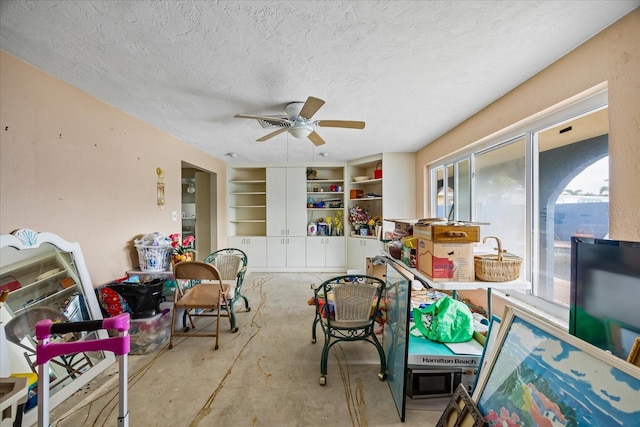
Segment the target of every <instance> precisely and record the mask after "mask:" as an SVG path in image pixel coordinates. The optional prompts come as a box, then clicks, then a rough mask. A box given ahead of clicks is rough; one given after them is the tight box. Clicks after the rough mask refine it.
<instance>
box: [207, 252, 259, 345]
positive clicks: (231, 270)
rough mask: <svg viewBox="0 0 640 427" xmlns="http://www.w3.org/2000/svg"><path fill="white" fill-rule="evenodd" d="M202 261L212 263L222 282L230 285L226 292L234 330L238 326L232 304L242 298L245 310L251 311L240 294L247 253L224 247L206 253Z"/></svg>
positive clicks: (246, 300) (245, 269)
mask: <svg viewBox="0 0 640 427" xmlns="http://www.w3.org/2000/svg"><path fill="white" fill-rule="evenodd" d="M203 262H206V263H208V264H212V265H214V266H215V267H216V268H217V269H218V271H219V272H220V278H221V279H222V282H223V283H225V284H228V285H230V286H231V289H230V291H229V292H228V293H227V301H228V304H229V310H230V312H231V330H232V331H233V332H236V331H237V330H238V327H237V326H236V313H235V310H234V308H233V306H234V304H235V303H236V302H237V301H238V300H239V299H241V298H242V299H243V300H244V307H245V310H246V311H251V307H249V300H248V299H247V297H246V296H244V295H243V294H242V282H243V281H244V275H245V273H246V272H247V262H248V259H247V254H246V253H245V252H244V251H242V250H240V249H236V248H224V249H220V250H218V251H215V252H213V253H211V254H209V255H207V257H206V258H205V259H204V260H203Z"/></svg>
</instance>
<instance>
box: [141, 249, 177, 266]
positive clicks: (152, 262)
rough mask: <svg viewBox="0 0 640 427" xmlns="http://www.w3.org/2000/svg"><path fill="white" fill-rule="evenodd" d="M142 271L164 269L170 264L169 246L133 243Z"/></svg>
mask: <svg viewBox="0 0 640 427" xmlns="http://www.w3.org/2000/svg"><path fill="white" fill-rule="evenodd" d="M135 246H136V249H137V250H138V261H139V263H140V270H142V271H166V270H169V266H170V265H171V253H172V252H173V248H172V247H171V246H144V245H135Z"/></svg>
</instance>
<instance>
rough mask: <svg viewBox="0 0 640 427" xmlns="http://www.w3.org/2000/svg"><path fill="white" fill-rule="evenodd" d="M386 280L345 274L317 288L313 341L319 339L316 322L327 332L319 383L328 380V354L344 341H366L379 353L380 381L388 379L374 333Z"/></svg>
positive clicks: (315, 291)
mask: <svg viewBox="0 0 640 427" xmlns="http://www.w3.org/2000/svg"><path fill="white" fill-rule="evenodd" d="M384 288H385V282H384V281H382V280H381V279H379V278H377V277H373V276H365V275H346V276H338V277H334V278H332V279H329V280H327V281H325V282H324V283H322V284H321V285H320V286H318V287H317V288H315V290H314V300H315V305H316V318H315V320H314V321H313V326H312V337H311V338H312V339H311V342H313V343H315V342H316V326H317V325H318V324H320V325H321V326H322V331H323V332H324V346H323V347H322V356H321V358H320V385H326V383H327V358H328V357H329V349H331V347H333V345H334V344H337V343H339V342H344V341H367V342H369V343H371V344H373V345H374V346H375V347H376V349H377V350H378V355H379V356H380V372H379V373H378V378H379V379H380V381H384V380H386V379H387V371H386V368H387V363H386V357H385V354H384V350H383V349H382V345H381V344H380V341H378V338H377V337H376V334H375V328H374V327H375V324H376V321H375V319H376V316H377V312H378V307H379V304H380V299H381V298H382V292H383V290H384Z"/></svg>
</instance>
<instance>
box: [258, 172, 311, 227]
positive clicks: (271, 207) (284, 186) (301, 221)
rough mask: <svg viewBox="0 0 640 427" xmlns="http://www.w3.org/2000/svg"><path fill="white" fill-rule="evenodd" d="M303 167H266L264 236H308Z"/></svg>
mask: <svg viewBox="0 0 640 427" xmlns="http://www.w3.org/2000/svg"><path fill="white" fill-rule="evenodd" d="M305 170H306V169H305V168H302V167H291V168H285V167H282V168H280V167H270V168H267V236H281V237H282V236H306V235H307V216H306V175H305V173H306V172H305Z"/></svg>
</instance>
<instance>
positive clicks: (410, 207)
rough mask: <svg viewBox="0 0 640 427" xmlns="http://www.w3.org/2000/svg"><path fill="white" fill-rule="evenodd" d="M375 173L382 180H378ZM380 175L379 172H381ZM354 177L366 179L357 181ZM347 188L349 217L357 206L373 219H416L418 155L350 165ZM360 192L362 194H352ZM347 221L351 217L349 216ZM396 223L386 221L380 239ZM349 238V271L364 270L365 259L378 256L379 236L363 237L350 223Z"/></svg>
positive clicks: (370, 159)
mask: <svg viewBox="0 0 640 427" xmlns="http://www.w3.org/2000/svg"><path fill="white" fill-rule="evenodd" d="M376 171H381V173H382V177H379V178H376ZM379 173H380V172H379ZM355 177H367V179H364V180H361V181H357V182H356V181H355V180H354V178H355ZM345 180H346V181H345V182H346V189H347V193H346V194H348V195H349V198H348V202H347V208H346V214H347V215H348V213H349V212H348V210H349V209H351V208H352V207H354V206H356V205H358V206H360V207H362V208H363V209H364V210H366V211H367V213H368V214H369V216H370V217H373V216H380V217H381V218H413V217H415V216H416V206H415V155H414V154H413V153H382V154H378V155H375V156H370V157H366V158H362V159H358V160H353V161H350V162H348V163H347V176H346V178H345ZM356 191H359V192H361V195H356V194H353V193H354V192H356ZM347 218H348V216H347ZM394 227H395V224H394V223H393V222H389V221H383V223H382V230H381V233H380V234H381V235H380V237H381V238H384V236H385V232H390V231H392V230H393V229H394ZM345 234H346V235H347V236H348V237H347V268H349V269H353V270H363V271H364V270H365V266H366V258H368V257H371V256H375V255H379V254H380V251H381V250H382V244H381V242H380V241H379V240H377V236H370V235H367V236H361V235H359V234H356V233H355V230H353V229H352V227H351V225H350V224H347V228H346V229H345Z"/></svg>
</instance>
